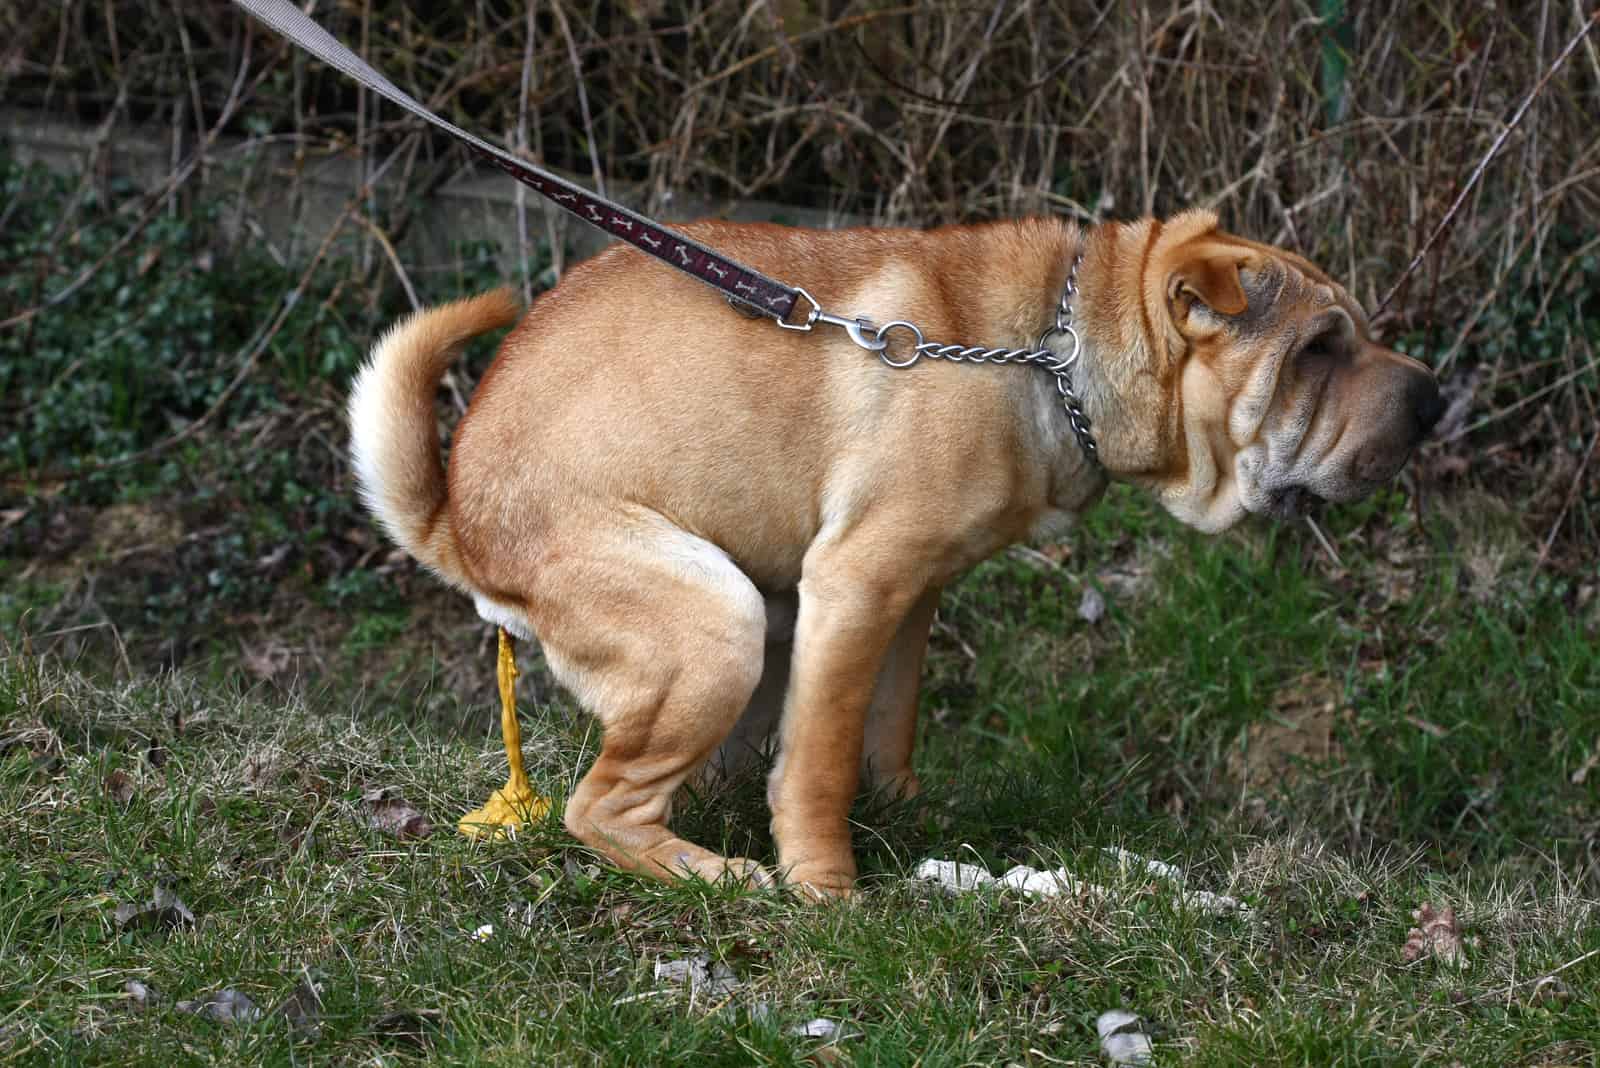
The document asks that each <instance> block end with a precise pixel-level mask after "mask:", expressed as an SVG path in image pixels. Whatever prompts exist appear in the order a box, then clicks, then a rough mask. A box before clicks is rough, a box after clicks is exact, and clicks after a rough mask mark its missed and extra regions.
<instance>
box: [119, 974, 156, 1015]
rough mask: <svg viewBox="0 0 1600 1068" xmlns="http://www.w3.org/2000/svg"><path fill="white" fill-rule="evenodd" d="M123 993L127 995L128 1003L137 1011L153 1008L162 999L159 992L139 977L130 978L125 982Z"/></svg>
mask: <svg viewBox="0 0 1600 1068" xmlns="http://www.w3.org/2000/svg"><path fill="white" fill-rule="evenodd" d="M122 993H123V994H124V995H126V996H127V998H128V1004H129V1005H130V1006H132V1008H133V1009H134V1010H135V1011H137V1012H143V1011H145V1010H146V1009H152V1008H154V1007H155V1006H156V1004H157V1003H158V1002H160V1000H161V996H160V995H159V994H157V993H156V992H155V991H154V990H151V989H150V988H149V987H148V986H146V985H145V984H143V983H141V982H139V980H137V979H129V980H128V981H127V982H126V983H123V984H122Z"/></svg>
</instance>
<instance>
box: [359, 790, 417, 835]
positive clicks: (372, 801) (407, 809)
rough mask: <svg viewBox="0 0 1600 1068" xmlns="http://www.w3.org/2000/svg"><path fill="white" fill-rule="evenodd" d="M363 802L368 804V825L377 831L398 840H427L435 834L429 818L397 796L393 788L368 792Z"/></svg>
mask: <svg viewBox="0 0 1600 1068" xmlns="http://www.w3.org/2000/svg"><path fill="white" fill-rule="evenodd" d="M361 800H363V801H365V802H366V803H367V825H368V826H370V827H371V828H372V829H373V830H375V831H382V832H383V833H384V834H392V835H394V836H395V837H396V838H426V837H428V836H429V835H430V834H432V833H433V824H432V823H431V822H429V820H428V817H427V816H424V815H423V814H422V813H421V812H420V811H419V810H418V809H417V808H415V807H414V806H412V805H411V804H410V803H409V802H407V801H406V799H405V798H403V797H399V796H396V795H395V793H394V790H393V788H392V787H381V788H379V789H376V790H368V791H367V792H366V793H364V794H362V795H361Z"/></svg>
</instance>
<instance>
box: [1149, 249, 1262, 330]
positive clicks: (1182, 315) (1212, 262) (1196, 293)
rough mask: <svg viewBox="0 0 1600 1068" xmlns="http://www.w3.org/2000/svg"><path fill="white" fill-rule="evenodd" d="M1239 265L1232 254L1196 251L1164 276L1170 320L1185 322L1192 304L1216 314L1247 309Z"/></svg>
mask: <svg viewBox="0 0 1600 1068" xmlns="http://www.w3.org/2000/svg"><path fill="white" fill-rule="evenodd" d="M1241 266H1243V264H1242V263H1241V262H1240V257H1239V255H1238V253H1236V252H1229V251H1224V250H1219V249H1211V250H1206V251H1198V250H1197V251H1196V253H1195V254H1193V255H1191V256H1188V257H1186V258H1185V259H1183V260H1182V261H1180V262H1179V264H1178V266H1177V267H1175V268H1174V269H1173V271H1172V273H1171V274H1169V275H1167V308H1168V310H1169V311H1170V312H1171V313H1172V321H1173V322H1175V323H1177V324H1178V325H1179V326H1180V327H1181V326H1182V325H1183V324H1184V323H1186V322H1187V321H1188V319H1189V316H1190V314H1191V313H1192V312H1193V311H1194V307H1195V305H1196V304H1200V305H1203V306H1204V307H1205V308H1206V309H1208V310H1210V311H1211V312H1214V313H1215V314H1217V315H1238V314H1239V313H1240V312H1242V311H1244V310H1245V309H1246V308H1247V307H1249V306H1250V302H1249V301H1248V300H1246V299H1245V295H1244V286H1243V285H1241V284H1240V282H1239V268H1240V267H1241Z"/></svg>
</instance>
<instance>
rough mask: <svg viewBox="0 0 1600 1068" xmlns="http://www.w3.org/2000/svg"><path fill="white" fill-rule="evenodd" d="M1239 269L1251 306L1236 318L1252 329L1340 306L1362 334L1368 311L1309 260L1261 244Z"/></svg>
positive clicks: (1364, 332) (1240, 280) (1241, 281)
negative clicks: (1247, 261)
mask: <svg viewBox="0 0 1600 1068" xmlns="http://www.w3.org/2000/svg"><path fill="white" fill-rule="evenodd" d="M1255 251H1256V255H1254V256H1252V257H1251V258H1250V261H1249V263H1248V264H1247V265H1246V266H1245V267H1244V268H1243V269H1242V270H1240V272H1239V284H1240V285H1241V286H1242V287H1243V288H1244V292H1245V299H1246V302H1247V304H1248V307H1246V308H1245V310H1244V311H1243V312H1241V313H1240V314H1239V315H1238V316H1237V317H1236V321H1237V322H1238V324H1239V325H1240V326H1241V327H1243V328H1245V329H1249V328H1251V327H1252V326H1254V327H1263V326H1267V325H1269V324H1279V323H1282V322H1283V321H1284V319H1285V318H1299V317H1300V316H1314V315H1318V314H1321V313H1324V312H1327V311H1330V310H1332V309H1335V308H1338V309H1341V310H1343V311H1344V312H1345V313H1346V314H1347V315H1349V316H1350V319H1351V321H1352V322H1354V323H1355V326H1356V329H1357V330H1358V331H1359V332H1360V333H1361V334H1363V335H1366V334H1367V333H1368V332H1369V331H1368V322H1367V314H1366V311H1365V309H1363V308H1362V307H1361V304H1360V303H1359V302H1358V301H1356V300H1355V299H1354V298H1353V297H1351V296H1350V293H1349V292H1348V291H1347V290H1346V289H1345V288H1344V286H1342V285H1340V284H1339V283H1338V282H1336V281H1334V280H1333V279H1332V278H1330V277H1328V276H1327V275H1326V274H1324V273H1323V272H1322V271H1321V270H1320V269H1318V268H1317V267H1316V266H1315V265H1314V264H1312V263H1311V262H1310V261H1309V260H1305V259H1302V258H1301V257H1299V256H1297V255H1295V254H1294V253H1292V252H1287V251H1285V250H1283V249H1280V248H1273V247H1270V246H1260V247H1258V248H1257V249H1256V250H1255Z"/></svg>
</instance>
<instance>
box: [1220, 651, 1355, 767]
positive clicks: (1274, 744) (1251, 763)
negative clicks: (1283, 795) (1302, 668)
mask: <svg viewBox="0 0 1600 1068" xmlns="http://www.w3.org/2000/svg"><path fill="white" fill-rule="evenodd" d="M1349 714H1350V709H1349V707H1348V706H1347V705H1345V703H1344V700H1343V694H1342V693H1341V691H1340V688H1339V686H1338V685H1337V684H1336V683H1334V682H1333V681H1332V680H1330V679H1328V678H1326V677H1324V676H1321V675H1302V676H1301V677H1300V678H1298V679H1296V680H1294V681H1293V682H1291V683H1289V684H1288V685H1286V686H1284V687H1282V688H1281V689H1280V690H1278V692H1277V693H1276V694H1274V695H1273V698H1272V708H1271V711H1270V713H1269V714H1268V716H1267V718H1265V719H1263V720H1261V721H1260V722H1257V723H1252V724H1250V726H1249V727H1248V728H1246V730H1245V737H1244V744H1243V746H1242V747H1240V748H1236V749H1234V750H1233V751H1232V752H1231V753H1229V755H1228V761H1227V770H1228V775H1229V776H1230V777H1231V778H1233V779H1234V780H1236V781H1238V782H1242V783H1244V784H1245V786H1246V787H1248V788H1249V789H1250V790H1252V791H1256V792H1266V793H1271V792H1276V791H1278V790H1282V789H1286V788H1289V787H1292V786H1294V785H1296V784H1298V783H1299V782H1300V780H1301V778H1302V776H1303V775H1304V773H1305V771H1306V769H1307V768H1308V767H1311V766H1315V765H1319V764H1326V763H1328V762H1330V761H1334V760H1338V759H1339V758H1340V757H1342V756H1343V755H1344V748H1343V747H1342V746H1341V745H1340V744H1339V739H1338V735H1337V729H1338V725H1339V723H1340V722H1341V721H1344V720H1346V719H1348V718H1349Z"/></svg>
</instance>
